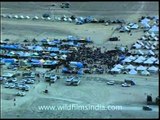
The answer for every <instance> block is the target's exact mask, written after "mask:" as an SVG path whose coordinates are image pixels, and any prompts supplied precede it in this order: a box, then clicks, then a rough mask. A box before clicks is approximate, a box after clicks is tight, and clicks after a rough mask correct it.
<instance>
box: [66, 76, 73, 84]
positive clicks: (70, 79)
mask: <svg viewBox="0 0 160 120" xmlns="http://www.w3.org/2000/svg"><path fill="white" fill-rule="evenodd" d="M73 79H74V77H69V78H67V79H66V81H65V84H66V85H71V84H72V81H73Z"/></svg>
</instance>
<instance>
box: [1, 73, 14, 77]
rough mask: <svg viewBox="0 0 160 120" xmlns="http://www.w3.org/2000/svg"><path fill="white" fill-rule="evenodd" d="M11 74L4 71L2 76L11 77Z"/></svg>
mask: <svg viewBox="0 0 160 120" xmlns="http://www.w3.org/2000/svg"><path fill="white" fill-rule="evenodd" d="M13 75H14V74H13V73H4V74H3V75H2V77H12V76H13Z"/></svg>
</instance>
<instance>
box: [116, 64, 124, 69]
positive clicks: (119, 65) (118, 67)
mask: <svg viewBox="0 0 160 120" xmlns="http://www.w3.org/2000/svg"><path fill="white" fill-rule="evenodd" d="M115 68H117V69H123V68H124V66H123V65H121V64H117V65H115Z"/></svg>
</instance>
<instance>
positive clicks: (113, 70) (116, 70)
mask: <svg viewBox="0 0 160 120" xmlns="http://www.w3.org/2000/svg"><path fill="white" fill-rule="evenodd" d="M111 72H117V73H120V72H121V69H118V68H116V67H114V68H112V69H111Z"/></svg>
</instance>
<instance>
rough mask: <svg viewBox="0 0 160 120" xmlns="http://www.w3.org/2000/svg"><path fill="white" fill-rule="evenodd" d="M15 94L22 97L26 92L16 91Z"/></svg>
mask: <svg viewBox="0 0 160 120" xmlns="http://www.w3.org/2000/svg"><path fill="white" fill-rule="evenodd" d="M16 95H17V96H21V97H23V96H25V95H26V94H25V92H21V91H18V92H17V93H16Z"/></svg>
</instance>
